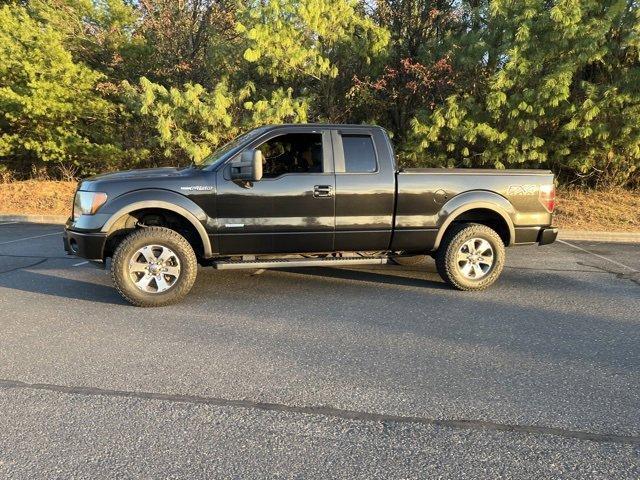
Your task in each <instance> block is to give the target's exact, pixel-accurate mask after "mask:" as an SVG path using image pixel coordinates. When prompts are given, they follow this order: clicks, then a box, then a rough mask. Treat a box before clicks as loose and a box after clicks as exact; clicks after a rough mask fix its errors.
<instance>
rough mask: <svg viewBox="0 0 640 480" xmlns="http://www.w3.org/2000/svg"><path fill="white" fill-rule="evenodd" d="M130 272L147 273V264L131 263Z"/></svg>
mask: <svg viewBox="0 0 640 480" xmlns="http://www.w3.org/2000/svg"><path fill="white" fill-rule="evenodd" d="M129 271H130V272H132V273H138V272H146V271H147V264H146V263H142V262H131V263H130V264H129Z"/></svg>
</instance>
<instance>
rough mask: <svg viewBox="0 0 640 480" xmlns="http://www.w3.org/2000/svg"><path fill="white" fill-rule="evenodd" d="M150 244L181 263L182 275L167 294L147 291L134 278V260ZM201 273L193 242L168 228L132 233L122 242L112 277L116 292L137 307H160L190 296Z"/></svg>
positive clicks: (113, 261) (153, 228)
mask: <svg viewBox="0 0 640 480" xmlns="http://www.w3.org/2000/svg"><path fill="white" fill-rule="evenodd" d="M150 245H158V246H162V247H166V248H168V249H170V250H171V251H172V253H174V254H175V256H176V257H177V258H178V260H179V274H177V275H176V277H177V278H175V279H174V281H173V284H172V285H171V286H170V287H169V288H168V289H167V290H166V291H162V292H155V293H149V292H146V291H143V290H141V289H140V288H138V287H137V286H136V283H135V282H134V280H133V279H132V278H131V275H132V274H131V273H130V271H129V263H130V261H131V258H132V257H133V255H134V254H135V253H136V252H137V251H138V250H139V249H141V248H143V247H145V246H150ZM141 258H142V257H141ZM197 274H198V262H197V259H196V255H195V253H194V251H193V248H191V245H190V244H189V242H188V241H187V240H186V239H185V238H184V237H183V236H182V235H180V234H179V233H177V232H176V231H174V230H171V229H169V228H164V227H146V228H141V229H139V230H136V231H134V232H132V233H130V234H129V235H127V236H126V237H125V238H124V239H123V240H122V241H121V242H120V244H119V245H118V247H117V248H116V251H115V252H114V254H113V258H112V260H111V278H112V279H113V283H114V285H115V287H116V289H117V290H118V292H119V293H120V295H122V296H123V297H124V299H125V300H127V301H128V302H129V303H131V304H132V305H135V306H137V307H160V306H163V305H169V304H171V303H175V302H178V301H179V300H181V299H182V298H184V296H185V295H186V294H187V293H189V290H191V287H192V286H193V283H194V282H195V280H196V275H197ZM140 275H142V274H140ZM167 278H171V277H167Z"/></svg>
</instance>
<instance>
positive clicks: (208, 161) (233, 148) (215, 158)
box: [199, 127, 266, 167]
mask: <svg viewBox="0 0 640 480" xmlns="http://www.w3.org/2000/svg"><path fill="white" fill-rule="evenodd" d="M265 130H266V128H265V127H260V128H256V129H255V130H251V131H250V132H247V133H245V134H244V135H240V136H239V137H236V138H234V139H233V140H231V141H230V142H229V143H225V144H224V145H223V146H221V147H220V148H217V149H216V150H215V151H214V152H213V153H212V154H210V155H209V156H208V157H207V158H205V159H204V160H203V161H202V163H201V164H200V165H199V166H200V167H216V166H218V165H220V164H221V163H224V162H225V161H226V160H227V159H229V158H231V157H233V156H234V155H235V154H236V153H238V151H239V150H240V149H241V148H242V147H243V146H244V145H246V144H247V143H249V142H250V141H251V140H253V139H254V138H256V137H258V136H260V135H261V134H262V133H264V131H265Z"/></svg>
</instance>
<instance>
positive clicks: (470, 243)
mask: <svg viewBox="0 0 640 480" xmlns="http://www.w3.org/2000/svg"><path fill="white" fill-rule="evenodd" d="M464 246H465V247H467V252H469V253H471V254H474V253H476V242H475V239H471V240H467V241H466V242H465V243H464Z"/></svg>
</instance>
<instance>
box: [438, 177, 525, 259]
mask: <svg viewBox="0 0 640 480" xmlns="http://www.w3.org/2000/svg"><path fill="white" fill-rule="evenodd" d="M478 208H482V209H485V210H491V211H492V212H495V213H496V214H498V215H499V216H500V217H502V219H503V220H504V221H505V223H506V225H507V227H508V228H509V243H508V245H511V244H512V243H513V240H514V238H515V228H514V226H513V218H514V216H515V214H516V212H515V209H514V208H513V205H511V203H510V202H509V200H507V199H506V198H504V197H503V196H501V195H498V194H497V193H494V192H490V191H487V190H474V191H471V192H465V193H461V194H460V195H456V196H455V197H453V198H452V199H451V200H449V201H448V202H447V203H445V204H444V205H443V207H442V208H441V209H440V212H438V218H437V226H438V235H437V236H436V241H435V244H434V246H433V249H434V250H436V249H437V248H438V247H439V246H440V242H441V241H442V237H443V236H444V234H445V232H446V231H447V228H448V227H449V226H450V225H451V224H452V223H453V222H455V221H456V218H458V217H460V215H462V214H463V213H465V212H468V211H470V210H475V209H478Z"/></svg>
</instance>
